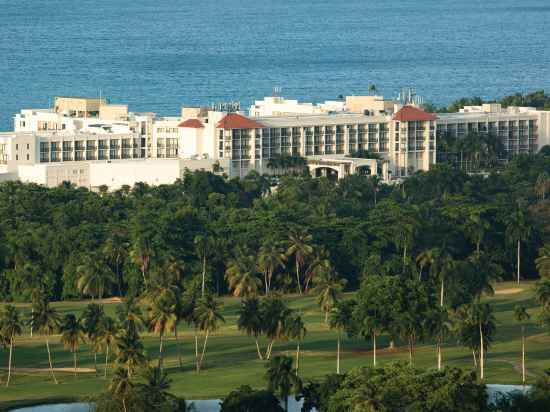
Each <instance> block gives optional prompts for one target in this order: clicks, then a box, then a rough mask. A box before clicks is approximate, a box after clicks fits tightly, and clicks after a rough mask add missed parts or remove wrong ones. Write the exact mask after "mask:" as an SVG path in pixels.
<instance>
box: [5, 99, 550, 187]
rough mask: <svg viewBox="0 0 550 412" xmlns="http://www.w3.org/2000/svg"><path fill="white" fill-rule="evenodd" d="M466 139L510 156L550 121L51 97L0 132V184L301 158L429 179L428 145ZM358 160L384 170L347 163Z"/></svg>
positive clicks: (409, 109) (476, 113)
mask: <svg viewBox="0 0 550 412" xmlns="http://www.w3.org/2000/svg"><path fill="white" fill-rule="evenodd" d="M468 132H479V133H485V132H487V133H491V134H493V135H494V136H496V137H498V138H501V139H502V141H503V143H504V144H505V148H506V150H507V151H508V152H509V153H510V154H518V153H534V152H536V151H538V150H539V149H540V147H542V146H544V145H548V144H550V112H547V111H537V110H535V109H532V108H507V109H502V108H501V107H500V105H495V104H491V105H483V106H479V107H477V106H476V107H466V108H464V109H463V110H462V111H461V112H459V113H454V114H439V115H438V116H437V117H436V116H435V115H433V114H430V113H426V112H424V111H422V110H421V109H419V108H417V107H414V106H410V105H406V106H402V105H400V104H399V103H397V102H395V101H391V100H385V99H383V98H382V97H379V96H348V97H346V99H345V101H329V102H325V103H322V104H318V105H314V104H309V103H306V104H303V103H299V102H297V101H296V100H285V99H283V98H281V97H269V98H265V99H264V100H262V101H256V102H255V104H254V105H253V106H252V107H251V108H250V110H249V115H248V116H246V115H244V114H243V113H241V112H238V113H231V112H229V113H228V112H224V111H221V110H211V109H207V108H188V107H184V108H182V109H181V113H180V114H179V116H174V117H160V118H159V117H156V116H155V114H154V113H132V112H129V111H128V107H127V106H126V105H112V104H108V103H107V101H105V100H104V99H96V98H75V97H57V98H56V99H55V103H54V107H52V108H50V109H28V110H21V112H20V113H18V114H16V115H15V117H14V131H13V132H6V133H0V180H21V181H26V182H34V183H38V184H43V185H46V186H50V187H53V186H57V185H59V184H60V183H61V182H63V181H69V182H72V183H74V184H76V185H78V186H84V187H88V188H91V189H96V188H98V187H99V186H102V185H106V186H108V187H109V188H110V189H112V190H114V189H117V188H120V187H121V186H123V185H130V186H132V185H133V184H134V183H136V182H144V183H148V184H151V185H158V184H164V183H173V182H174V181H175V180H176V179H178V178H181V177H182V176H183V174H184V172H185V170H197V169H203V170H209V171H214V172H217V173H225V174H227V175H228V176H230V177H243V176H245V175H246V174H247V173H248V172H249V171H251V170H257V171H258V172H260V173H270V172H271V170H270V169H269V168H268V163H269V160H270V159H271V158H273V157H275V156H278V155H285V154H286V155H300V156H303V157H305V158H306V159H307V160H308V165H309V168H310V171H311V173H312V174H313V175H314V176H320V175H329V176H332V177H338V178H341V177H343V176H346V175H349V174H352V173H364V174H378V175H380V176H381V177H382V178H383V179H385V180H391V179H396V178H402V177H406V176H408V175H410V174H411V173H414V172H415V171H417V170H429V169H430V167H431V166H432V165H433V164H434V163H435V162H436V140H437V137H438V136H442V134H443V133H446V134H450V135H451V136H455V137H458V138H460V137H463V136H465V135H466V134H467V133H468ZM364 150H368V151H370V152H376V153H378V154H379V155H380V157H381V158H382V159H383V160H381V161H380V160H379V161H376V160H373V159H358V158H353V157H351V155H353V153H354V152H357V151H364Z"/></svg>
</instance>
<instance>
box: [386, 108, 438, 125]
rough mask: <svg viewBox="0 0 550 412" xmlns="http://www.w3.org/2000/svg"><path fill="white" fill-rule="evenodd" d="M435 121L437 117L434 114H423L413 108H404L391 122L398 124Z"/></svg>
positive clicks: (422, 111)
mask: <svg viewBox="0 0 550 412" xmlns="http://www.w3.org/2000/svg"><path fill="white" fill-rule="evenodd" d="M436 119H437V117H436V116H435V115H434V114H432V113H428V112H425V111H424V110H422V109H418V108H416V107H414V106H404V107H403V108H402V109H401V110H399V111H398V112H397V113H395V114H394V115H393V120H398V121H400V122H415V121H429V120H436Z"/></svg>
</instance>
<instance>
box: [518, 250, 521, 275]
mask: <svg viewBox="0 0 550 412" xmlns="http://www.w3.org/2000/svg"><path fill="white" fill-rule="evenodd" d="M520 256H521V241H520V240H519V239H518V285H519V268H520V263H521V258H520Z"/></svg>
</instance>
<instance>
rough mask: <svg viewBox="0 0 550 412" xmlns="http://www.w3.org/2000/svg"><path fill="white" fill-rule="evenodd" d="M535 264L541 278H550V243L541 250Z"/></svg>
mask: <svg viewBox="0 0 550 412" xmlns="http://www.w3.org/2000/svg"><path fill="white" fill-rule="evenodd" d="M535 264H536V265H537V270H538V271H539V276H540V277H541V278H550V243H546V244H545V245H544V246H543V247H541V248H540V249H539V257H538V258H536V259H535Z"/></svg>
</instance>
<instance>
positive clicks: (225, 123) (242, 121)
mask: <svg viewBox="0 0 550 412" xmlns="http://www.w3.org/2000/svg"><path fill="white" fill-rule="evenodd" d="M216 127H217V128H218V129H263V128H264V125H262V124H260V123H258V122H256V121H254V120H252V119H249V118H248V117H246V116H243V115H241V114H238V113H229V114H227V115H226V116H225V117H224V118H223V119H221V120H220V121H219V122H218V124H217V125H216Z"/></svg>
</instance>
